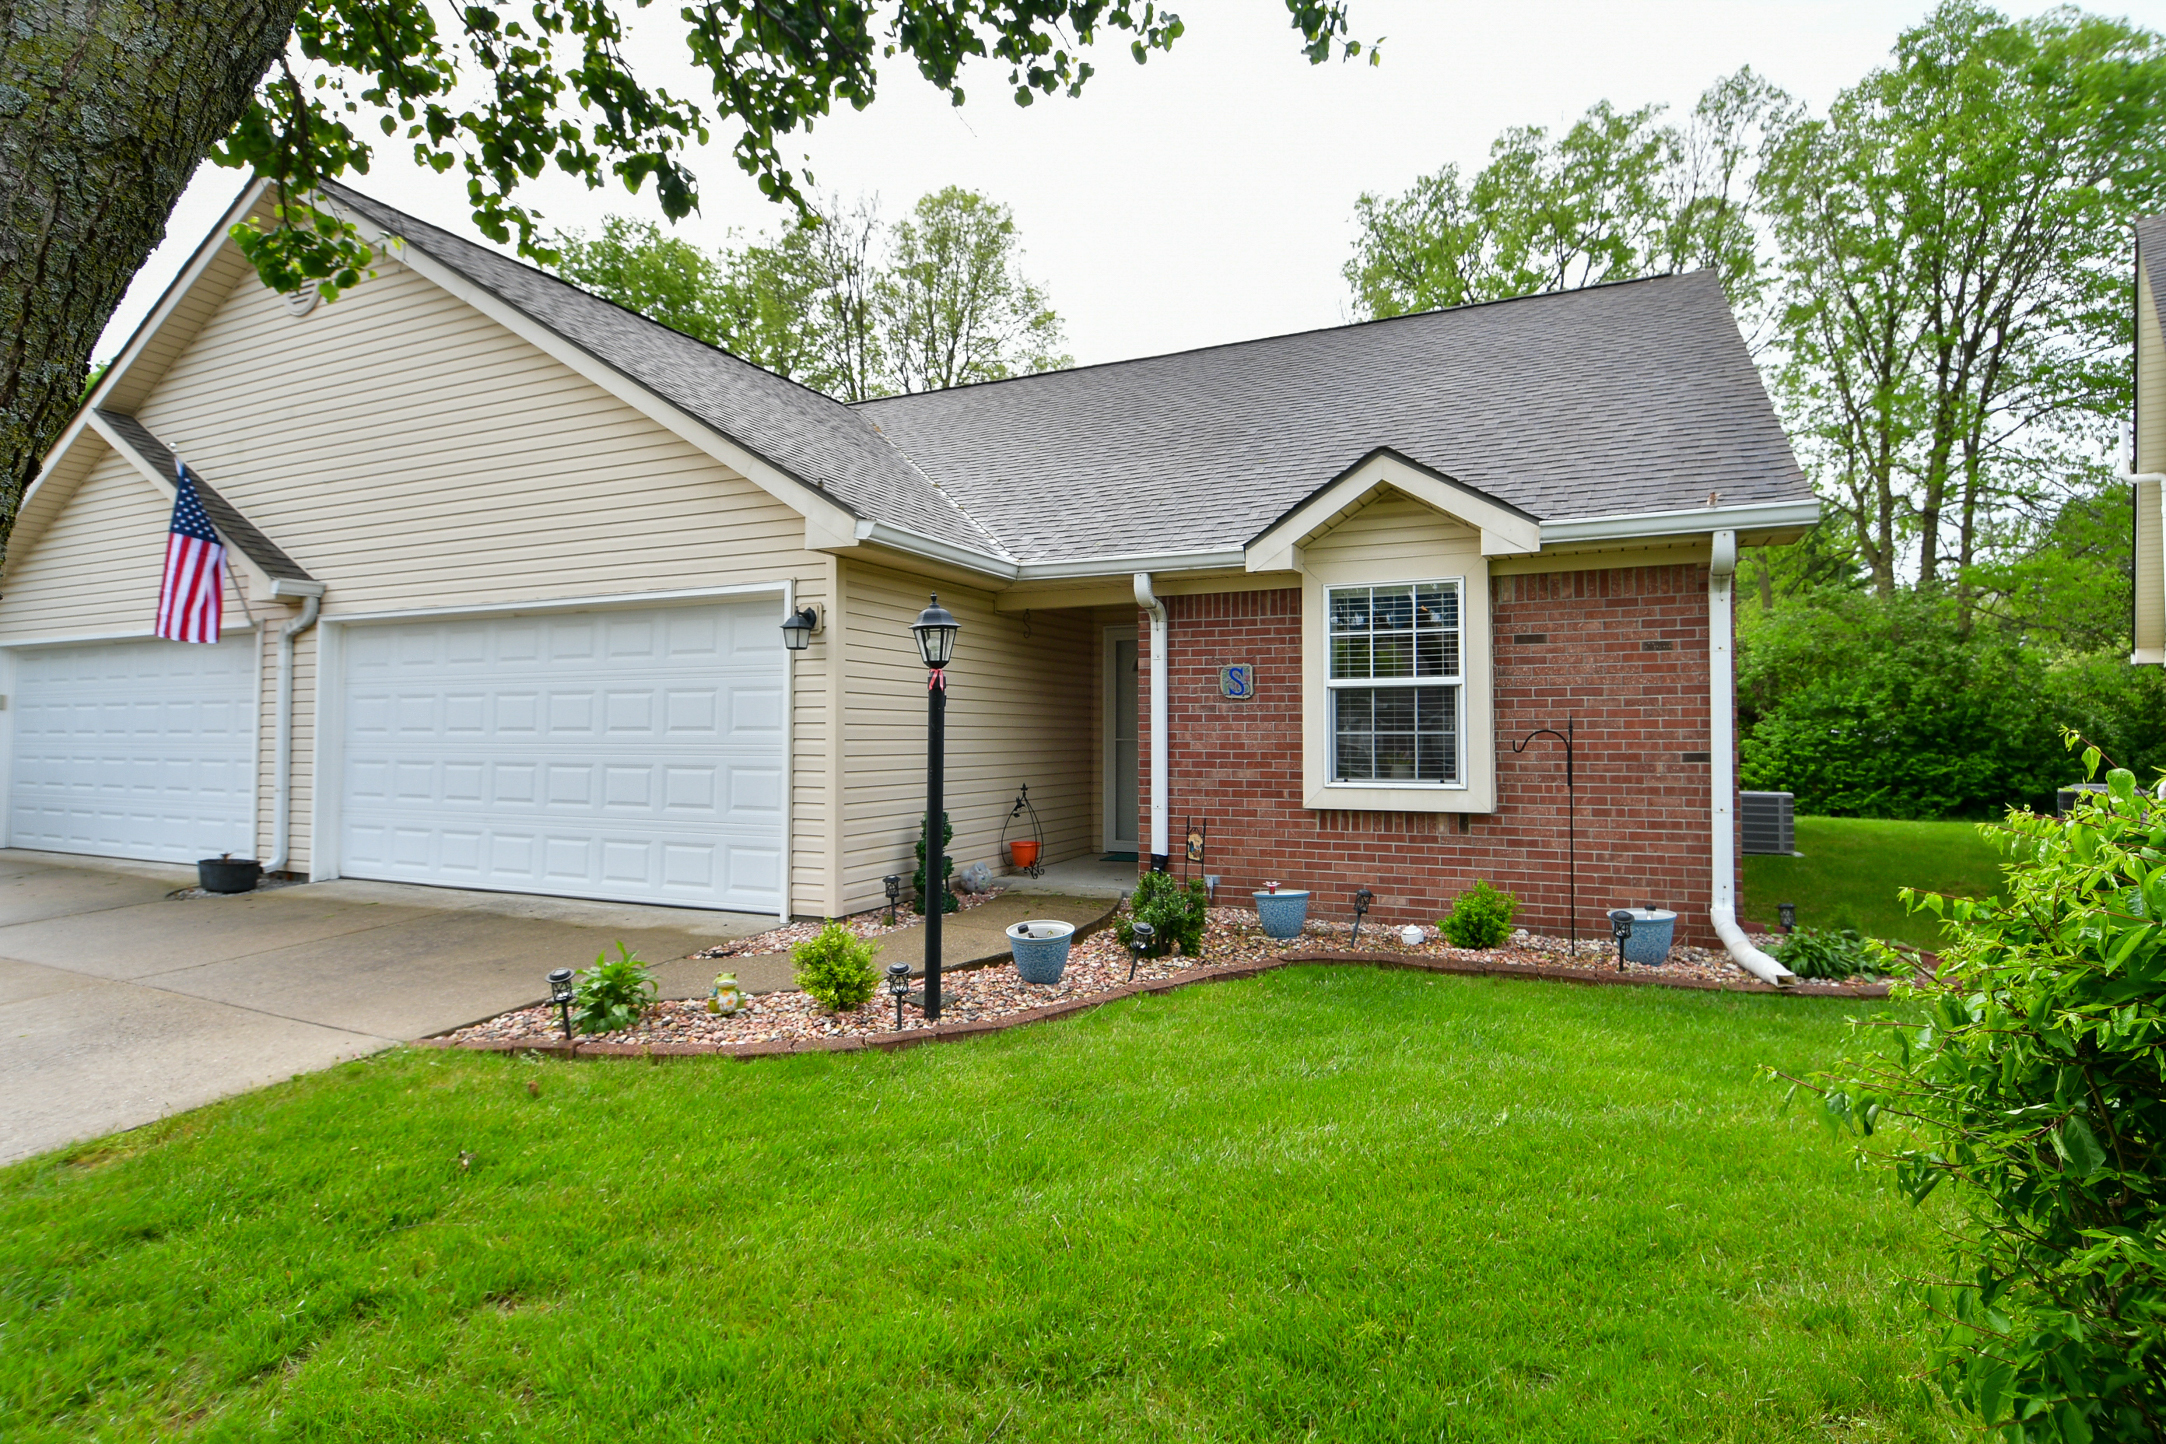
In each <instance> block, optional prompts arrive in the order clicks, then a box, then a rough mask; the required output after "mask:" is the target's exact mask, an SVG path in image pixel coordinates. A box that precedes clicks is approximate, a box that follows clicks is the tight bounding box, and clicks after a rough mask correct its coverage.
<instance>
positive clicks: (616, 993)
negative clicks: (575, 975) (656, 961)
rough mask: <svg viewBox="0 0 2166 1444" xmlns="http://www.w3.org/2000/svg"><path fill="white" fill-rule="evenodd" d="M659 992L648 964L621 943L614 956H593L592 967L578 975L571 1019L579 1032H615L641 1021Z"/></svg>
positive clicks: (573, 994)
mask: <svg viewBox="0 0 2166 1444" xmlns="http://www.w3.org/2000/svg"><path fill="white" fill-rule="evenodd" d="M658 991H660V990H659V989H658V988H656V987H655V984H654V974H653V973H652V972H651V971H650V970H649V969H648V967H647V965H646V964H645V963H643V962H641V961H640V960H639V959H638V958H636V957H634V956H633V955H632V950H631V949H630V948H627V947H626V946H625V945H624V944H623V943H621V942H620V943H618V944H617V956H616V957H614V958H612V957H610V956H609V954H608V953H607V952H599V953H596V954H595V955H594V966H593V967H591V968H589V969H587V970H586V971H585V972H583V973H581V974H580V975H579V981H578V983H577V984H576V985H575V987H574V990H573V993H572V1008H573V1013H572V1021H573V1022H574V1023H576V1024H578V1026H579V1031H580V1032H582V1033H614V1032H616V1031H617V1030H618V1029H620V1028H629V1027H631V1026H632V1025H633V1024H634V1023H636V1022H638V1021H639V1020H640V1017H641V1015H643V1014H644V1013H645V1012H646V1011H647V1005H648V1004H650V1003H652V1002H653V1001H654V995H655V994H656V993H657V992H658Z"/></svg>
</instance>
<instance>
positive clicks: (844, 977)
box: [790, 922, 880, 1013]
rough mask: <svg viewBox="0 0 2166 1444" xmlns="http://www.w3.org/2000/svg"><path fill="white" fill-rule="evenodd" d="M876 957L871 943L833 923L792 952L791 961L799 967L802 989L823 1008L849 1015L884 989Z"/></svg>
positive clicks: (798, 981)
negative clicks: (873, 957)
mask: <svg viewBox="0 0 2166 1444" xmlns="http://www.w3.org/2000/svg"><path fill="white" fill-rule="evenodd" d="M872 954H873V946H872V944H871V943H868V942H866V941H865V940H864V939H863V938H861V937H859V936H858V935H857V934H856V933H853V932H851V931H850V930H849V929H848V928H846V927H844V926H843V925H842V924H841V923H835V922H831V923H829V924H828V925H827V926H826V927H824V928H821V929H820V931H819V933H818V934H817V935H816V936H814V937H810V938H807V939H806V940H805V941H804V942H801V943H799V944H798V945H797V946H796V947H794V948H792V949H790V961H791V962H792V963H794V964H795V965H796V967H797V986H798V987H800V988H803V989H804V990H805V992H806V994H807V995H808V996H810V997H811V998H812V999H813V1000H814V1001H816V1002H818V1003H819V1005H820V1006H821V1007H823V1008H832V1009H834V1010H835V1011H836V1012H838V1013H847V1012H850V1011H851V1010H853V1009H856V1008H861V1007H863V1006H864V1004H865V1000H866V999H868V998H870V997H871V996H872V995H873V992H874V991H875V990H876V989H877V988H878V987H879V986H880V974H879V973H878V972H877V971H875V970H874V968H873V965H872Z"/></svg>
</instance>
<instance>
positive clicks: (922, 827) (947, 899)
mask: <svg viewBox="0 0 2166 1444" xmlns="http://www.w3.org/2000/svg"><path fill="white" fill-rule="evenodd" d="M926 825H927V824H926V817H925V814H924V813H922V812H921V813H919V814H918V841H917V849H916V851H917V855H918V870H917V871H916V872H914V873H912V874H911V875H910V886H912V887H914V888H916V889H917V891H918V900H917V910H918V911H919V912H920V913H922V912H924V911H925V903H926V900H927V899H928V898H930V897H931V896H932V894H931V893H929V892H927V891H926V890H925V831H926ZM953 841H955V824H954V823H953V822H951V821H949V819H948V814H947V813H945V812H943V813H941V814H940V887H939V889H938V891H939V893H940V911H941V912H943V913H952V912H955V911H956V910H957V909H959V908H961V907H962V905H963V904H962V900H961V899H960V898H958V897H956V895H955V889H954V888H952V887H950V886H948V879H949V878H951V877H953V876H954V875H955V858H954V856H953V855H952V854H950V853H949V852H948V850H947V849H948V844H949V843H951V842H953Z"/></svg>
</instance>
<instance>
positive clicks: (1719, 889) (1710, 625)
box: [1707, 531, 1797, 987]
mask: <svg viewBox="0 0 2166 1444" xmlns="http://www.w3.org/2000/svg"><path fill="white" fill-rule="evenodd" d="M1714 542H1715V545H1714V554H1713V557H1712V559H1711V560H1710V561H1709V563H1708V568H1707V761H1708V766H1707V781H1708V793H1709V804H1710V805H1709V808H1708V829H1707V830H1708V832H1709V833H1711V834H1712V835H1713V851H1714V857H1713V861H1714V866H1715V875H1714V881H1715V887H1714V904H1713V906H1711V907H1710V908H1708V914H1709V915H1710V916H1711V917H1712V918H1713V919H1714V923H1715V936H1717V937H1719V938H1721V939H1722V945H1723V946H1724V947H1726V948H1728V949H1729V950H1730V957H1731V958H1732V959H1733V960H1734V961H1735V962H1736V963H1737V965H1738V966H1739V967H1741V968H1743V969H1744V970H1745V971H1746V972H1748V973H1750V974H1752V975H1753V976H1754V977H1756V978H1758V979H1759V980H1760V981H1761V982H1763V983H1774V984H1777V985H1779V986H1781V987H1789V986H1790V985H1791V984H1793V983H1795V982H1796V981H1797V974H1795V973H1793V972H1791V971H1790V970H1789V969H1788V968H1786V967H1784V966H1783V965H1782V964H1781V963H1778V962H1776V961H1775V960H1774V959H1773V958H1771V957H1769V956H1768V955H1767V954H1766V953H1763V952H1761V951H1760V950H1759V949H1758V948H1756V947H1754V946H1753V945H1752V944H1751V943H1748V942H1746V941H1745V930H1744V929H1743V928H1741V927H1739V926H1738V925H1737V813H1736V806H1735V804H1736V800H1737V782H1736V778H1735V777H1734V776H1733V775H1732V773H1731V771H1730V764H1731V762H1732V760H1733V758H1734V757H1735V755H1736V751H1737V746H1736V743H1737V730H1736V711H1735V708H1736V685H1737V663H1736V656H1735V653H1736V648H1735V646H1734V644H1733V643H1732V640H1731V616H1730V613H1731V605H1732V601H1731V599H1732V596H1733V594H1734V592H1735V586H1736V578H1737V533H1736V532H1734V531H1718V532H1716V533H1715V536H1714Z"/></svg>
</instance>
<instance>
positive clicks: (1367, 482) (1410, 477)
mask: <svg viewBox="0 0 2166 1444" xmlns="http://www.w3.org/2000/svg"><path fill="white" fill-rule="evenodd" d="M1386 494H1389V495H1395V496H1404V497H1406V498H1408V499H1409V500H1411V501H1414V502H1417V503H1419V504H1420V505H1422V506H1424V507H1427V508H1428V509H1429V510H1430V511H1432V512H1434V513H1436V514H1437V515H1439V516H1443V517H1448V518H1450V519H1451V520H1453V521H1456V522H1459V523H1462V524H1463V525H1465V526H1466V527H1468V528H1469V529H1470V530H1472V531H1475V532H1477V533H1479V534H1480V537H1481V550H1482V555H1483V556H1522V555H1525V554H1527V553H1529V552H1536V551H1540V550H1541V547H1542V527H1541V523H1540V522H1539V521H1538V520H1536V519H1535V518H1534V517H1531V516H1529V515H1527V514H1526V513H1525V512H1523V511H1521V510H1520V509H1519V508H1518V507H1516V506H1512V505H1511V504H1509V503H1508V502H1501V501H1498V500H1497V499H1496V498H1495V497H1493V496H1490V495H1488V494H1487V493H1485V492H1482V491H1480V490H1478V489H1476V488H1474V487H1471V486H1468V485H1466V484H1465V483H1464V482H1461V481H1456V480H1454V479H1453V478H1451V477H1448V476H1445V475H1443V474H1441V473H1439V472H1435V471H1431V470H1430V469H1429V468H1427V467H1425V466H1423V465H1421V464H1420V463H1419V462H1415V461H1412V460H1409V459H1408V458H1406V457H1404V456H1401V455H1400V454H1399V453H1398V452H1396V451H1393V450H1392V449H1391V448H1389V447H1378V448H1377V449H1376V450H1375V451H1372V452H1370V453H1369V454H1368V455H1367V456H1365V457H1363V458H1362V459H1361V460H1359V461H1357V462H1355V463H1354V464H1353V465H1352V466H1350V467H1348V468H1347V469H1346V470H1344V471H1342V472H1340V473H1339V474H1338V475H1337V476H1335V477H1333V478H1332V479H1331V480H1330V481H1328V482H1326V483H1324V484H1323V485H1322V486H1320V487H1318V488H1317V489H1316V490H1315V491H1313V492H1311V493H1310V494H1309V495H1308V496H1306V497H1304V498H1303V499H1302V500H1301V501H1300V503H1299V504H1297V505H1295V506H1293V507H1291V508H1289V509H1288V510H1287V511H1286V513H1285V514H1284V515H1283V516H1280V517H1279V518H1277V519H1276V520H1275V521H1273V522H1272V523H1271V525H1269V526H1267V527H1265V528H1264V529H1263V530H1262V531H1260V532H1258V533H1257V534H1256V535H1255V536H1254V537H1252V538H1250V540H1249V543H1248V546H1247V548H1246V552H1247V565H1248V569H1249V570H1250V571H1252V572H1276V571H1289V570H1298V569H1299V568H1300V566H1301V552H1302V549H1303V548H1305V547H1307V546H1309V545H1311V544H1313V543H1315V542H1316V541H1317V540H1319V539H1320V538H1322V537H1324V536H1327V535H1329V534H1331V533H1332V532H1333V531H1335V530H1336V529H1337V528H1338V527H1340V526H1341V525H1343V524H1344V523H1345V522H1347V521H1349V520H1351V519H1352V518H1353V517H1354V516H1355V515H1357V514H1358V513H1360V512H1361V511H1363V510H1365V509H1366V508H1368V507H1369V506H1371V505H1372V504H1373V503H1374V502H1375V501H1376V500H1377V498H1378V497H1380V496H1383V495H1386Z"/></svg>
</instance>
